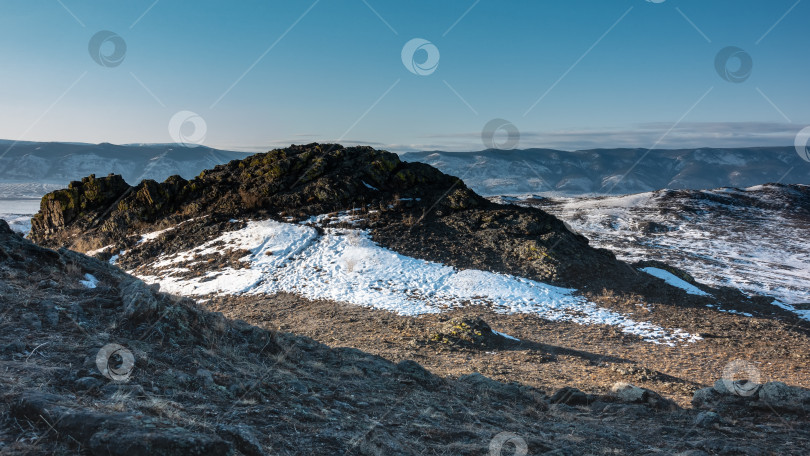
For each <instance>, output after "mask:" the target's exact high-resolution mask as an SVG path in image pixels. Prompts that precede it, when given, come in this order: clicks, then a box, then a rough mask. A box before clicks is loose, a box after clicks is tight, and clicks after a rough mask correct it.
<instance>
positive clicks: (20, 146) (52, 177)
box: [0, 141, 248, 196]
mask: <svg viewBox="0 0 810 456" xmlns="http://www.w3.org/2000/svg"><path fill="white" fill-rule="evenodd" d="M3 152H5V154H3ZM247 155H248V154H246V153H243V152H230V151H224V150H217V149H211V148H208V147H202V146H201V147H193V148H188V147H183V146H179V145H177V144H139V145H114V144H108V143H102V144H81V143H57V142H49V143H38V142H18V143H13V142H11V141H0V183H3V184H12V183H13V184H17V185H15V186H13V188H15V189H20V188H27V187H21V186H20V185H19V184H20V183H36V184H39V185H40V186H41V185H43V184H58V185H59V186H64V185H66V184H68V183H69V182H70V181H72V180H75V179H79V178H81V177H82V176H86V175H88V174H96V175H98V176H104V175H107V174H109V173H115V174H121V175H122V176H123V177H124V179H125V180H126V181H127V182H139V181H140V180H142V179H154V180H156V181H159V182H160V181H163V180H165V179H166V178H167V177H169V176H171V175H173V174H179V175H181V176H183V177H185V178H192V177H194V176H196V175H197V174H199V173H200V171H202V170H204V169H206V168H211V167H213V166H215V165H219V164H222V163H227V162H229V161H231V160H235V159H240V158H244V157H246V156H247ZM46 186H48V187H50V186H49V185H46ZM4 188H5V189H8V188H11V187H10V186H9V185H5V186H4ZM43 193H44V192H43ZM0 196H3V195H0ZM5 196H8V195H5ZM39 196H42V195H39Z"/></svg>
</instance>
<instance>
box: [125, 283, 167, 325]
mask: <svg viewBox="0 0 810 456" xmlns="http://www.w3.org/2000/svg"><path fill="white" fill-rule="evenodd" d="M120 296H121V302H122V304H123V306H124V315H125V316H126V317H127V318H129V319H133V320H136V321H137V320H144V319H146V318H149V317H151V316H153V315H155V314H157V313H158V312H159V311H160V309H161V306H160V303H159V302H158V300H157V299H155V295H154V293H153V292H152V290H151V289H150V288H149V287H148V286H147V285H146V284H145V283H144V282H143V281H141V280H133V281H130V282H129V283H127V284H123V285H122V286H121V294H120Z"/></svg>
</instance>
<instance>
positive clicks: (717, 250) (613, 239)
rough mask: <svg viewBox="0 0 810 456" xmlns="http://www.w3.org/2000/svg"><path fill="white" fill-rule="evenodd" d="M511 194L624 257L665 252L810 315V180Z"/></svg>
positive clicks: (716, 280) (718, 280) (710, 278)
mask: <svg viewBox="0 0 810 456" xmlns="http://www.w3.org/2000/svg"><path fill="white" fill-rule="evenodd" d="M497 199H501V198H497ZM501 200H503V199H501ZM506 202H517V203H518V204H529V205H532V206H535V207H539V208H541V209H543V210H545V211H547V212H550V213H552V214H554V215H556V216H557V217H559V218H561V219H563V220H565V221H566V222H567V223H568V224H569V225H570V226H571V227H573V229H575V230H576V231H578V232H579V233H581V234H583V235H585V236H586V237H588V238H589V239H590V240H591V244H592V245H594V246H596V247H604V248H607V249H610V250H611V251H613V252H615V253H616V255H617V256H618V257H619V258H620V259H622V260H625V261H628V262H636V261H644V260H660V261H663V262H665V263H667V264H671V265H673V266H676V267H678V268H680V269H683V270H685V271H687V272H688V273H689V274H691V275H692V276H693V277H694V278H695V279H696V280H698V281H699V282H701V283H706V284H709V285H711V286H726V287H733V288H737V289H739V290H742V291H743V292H746V293H749V294H760V295H764V296H771V297H773V298H774V300H775V301H774V305H777V306H780V307H783V308H785V309H787V310H791V311H793V312H795V313H797V314H799V315H801V316H803V317H804V318H806V319H810V287H808V286H807V284H809V283H810V236H808V234H810V232H809V231H808V226H810V186H806V185H790V186H787V185H760V186H755V187H751V188H747V189H736V188H724V189H717V190H703V191H684V190H661V191H656V192H650V193H641V194H635V195H627V196H620V197H596V198H594V197H576V198H548V199H541V198H528V199H514V198H507V199H506Z"/></svg>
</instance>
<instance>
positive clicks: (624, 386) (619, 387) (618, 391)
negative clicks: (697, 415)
mask: <svg viewBox="0 0 810 456" xmlns="http://www.w3.org/2000/svg"><path fill="white" fill-rule="evenodd" d="M611 391H612V392H613V394H614V395H615V396H616V397H617V398H618V399H619V400H621V401H623V402H630V403H635V404H644V405H648V406H650V407H652V408H654V409H658V410H677V409H678V406H677V405H676V404H675V402H673V401H672V400H669V399H665V398H663V397H662V396H661V395H660V394H658V393H656V392H655V391H652V390H648V389H646V388H640V387H638V386H635V385H631V384H629V383H623V382H619V383H616V384H615V385H613V387H612V388H611Z"/></svg>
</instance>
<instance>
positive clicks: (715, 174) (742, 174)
mask: <svg viewBox="0 0 810 456" xmlns="http://www.w3.org/2000/svg"><path fill="white" fill-rule="evenodd" d="M400 157H401V158H402V159H403V160H405V161H417V162H423V163H427V164H429V165H432V166H435V167H436V168H439V169H440V170H441V171H442V172H445V173H447V174H451V175H454V176H457V177H460V178H462V180H464V182H465V183H466V184H467V185H468V186H469V187H470V188H472V189H473V190H475V191H476V192H477V193H479V194H481V195H486V196H495V195H523V194H530V193H533V194H541V195H546V196H550V195H562V196H577V195H586V194H613V195H623V194H628V193H639V192H649V191H655V190H659V189H662V188H673V189H696V190H698V189H712V188H719V187H750V186H753V185H759V184H764V183H767V182H782V183H794V184H808V183H810V181H809V180H808V174H807V171H808V170H810V164H808V163H807V162H805V161H803V160H802V159H801V158H800V157H799V156H798V154H796V150H795V149H794V148H793V147H770V148H767V147H759V148H747V149H708V148H703V149H682V150H654V151H648V150H647V149H595V150H583V151H574V152H565V151H559V150H551V149H526V150H494V149H490V150H485V151H481V152H409V153H405V154H402V155H400Z"/></svg>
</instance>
